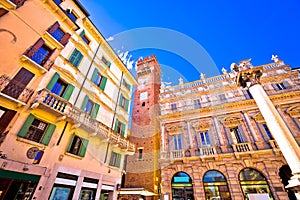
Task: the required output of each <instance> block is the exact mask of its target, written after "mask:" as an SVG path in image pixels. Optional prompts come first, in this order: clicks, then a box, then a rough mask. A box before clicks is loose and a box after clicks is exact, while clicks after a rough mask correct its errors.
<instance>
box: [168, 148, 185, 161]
mask: <svg viewBox="0 0 300 200" xmlns="http://www.w3.org/2000/svg"><path fill="white" fill-rule="evenodd" d="M183 157H184V150H182V149H179V150H171V151H170V158H171V159H174V160H176V159H182V158H183Z"/></svg>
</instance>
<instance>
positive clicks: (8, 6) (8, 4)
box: [0, 0, 17, 10]
mask: <svg viewBox="0 0 300 200" xmlns="http://www.w3.org/2000/svg"><path fill="white" fill-rule="evenodd" d="M0 7H2V8H4V9H6V10H15V9H16V8H17V6H16V5H15V4H14V3H13V2H11V1H10V0H3V1H0Z"/></svg>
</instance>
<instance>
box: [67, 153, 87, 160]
mask: <svg viewBox="0 0 300 200" xmlns="http://www.w3.org/2000/svg"><path fill="white" fill-rule="evenodd" d="M65 155H66V156H70V157H73V158H76V159H78V160H82V159H83V157H81V156H77V155H75V154H72V153H69V152H65Z"/></svg>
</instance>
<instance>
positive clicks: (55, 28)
mask: <svg viewBox="0 0 300 200" xmlns="http://www.w3.org/2000/svg"><path fill="white" fill-rule="evenodd" d="M47 32H48V33H49V34H50V35H52V37H54V38H55V39H56V40H57V41H58V42H59V43H61V44H62V45H63V46H65V45H66V44H67V43H68V41H69V39H70V37H71V35H70V34H69V33H65V32H64V31H63V30H62V29H61V28H60V24H59V23H58V21H57V22H55V23H54V24H53V25H52V26H50V27H49V28H48V30H47Z"/></svg>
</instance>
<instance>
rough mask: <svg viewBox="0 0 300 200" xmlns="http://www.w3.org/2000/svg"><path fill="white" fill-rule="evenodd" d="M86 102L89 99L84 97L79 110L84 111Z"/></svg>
mask: <svg viewBox="0 0 300 200" xmlns="http://www.w3.org/2000/svg"><path fill="white" fill-rule="evenodd" d="M88 100H89V97H88V96H87V95H85V97H84V99H83V102H82V105H81V110H84V109H85V106H86V104H87V101H88Z"/></svg>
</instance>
